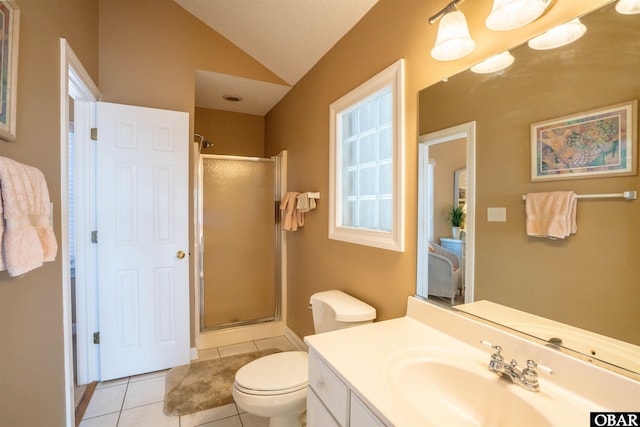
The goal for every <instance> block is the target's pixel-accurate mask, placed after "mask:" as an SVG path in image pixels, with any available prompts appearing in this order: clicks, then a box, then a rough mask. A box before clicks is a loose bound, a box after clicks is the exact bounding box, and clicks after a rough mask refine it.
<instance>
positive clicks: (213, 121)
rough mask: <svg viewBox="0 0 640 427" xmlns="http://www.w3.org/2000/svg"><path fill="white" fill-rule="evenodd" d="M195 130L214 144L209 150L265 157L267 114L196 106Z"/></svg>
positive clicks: (208, 152) (210, 151) (211, 151)
mask: <svg viewBox="0 0 640 427" xmlns="http://www.w3.org/2000/svg"><path fill="white" fill-rule="evenodd" d="M194 120H195V123H194V125H193V128H194V132H195V133H198V134H200V135H204V136H205V138H206V139H207V140H208V141H211V142H213V147H209V148H207V149H205V150H204V151H203V153H205V154H226V155H230V156H249V157H264V116H256V115H253V114H242V113H233V112H230V111H221V110H212V109H210V108H202V107H196V109H195V119H194Z"/></svg>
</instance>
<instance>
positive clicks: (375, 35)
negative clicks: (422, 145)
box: [266, 0, 605, 336]
mask: <svg viewBox="0 0 640 427" xmlns="http://www.w3.org/2000/svg"><path fill="white" fill-rule="evenodd" d="M604 3H605V1H604V0H589V1H582V2H570V1H558V2H554V6H553V7H552V8H551V10H550V11H549V12H548V13H547V14H546V15H545V16H544V17H543V18H541V19H540V20H538V21H536V22H535V23H533V24H531V25H529V26H527V27H526V28H523V29H520V30H515V31H511V32H509V35H508V37H505V35H504V34H502V33H496V32H491V31H489V30H487V29H486V28H485V27H484V19H485V17H486V16H487V15H488V13H489V12H490V10H491V5H492V2H491V1H490V0H482V1H475V2H466V3H464V4H463V5H462V6H461V10H463V11H464V12H465V14H466V15H467V19H468V22H469V26H470V29H471V33H472V34H474V37H475V39H476V41H477V43H478V47H477V48H476V51H474V53H473V54H472V55H470V56H469V57H466V58H464V59H462V60H459V61H453V62H451V63H438V62H436V61H434V60H432V59H431V58H430V56H429V51H430V49H431V47H432V46H433V43H434V41H435V36H436V27H435V26H429V25H428V24H427V23H426V21H427V19H428V17H429V16H431V15H432V14H433V13H435V12H436V11H437V10H438V6H444V5H445V4H446V1H438V2H416V1H398V0H381V1H379V2H378V3H377V4H376V6H374V7H373V8H372V9H371V11H370V12H369V13H368V14H367V15H366V16H365V17H364V19H363V20H362V21H360V22H359V23H358V25H357V26H356V27H355V28H354V29H353V30H352V31H351V32H349V33H348V34H347V35H346V36H345V37H344V38H343V39H342V40H340V41H339V42H338V43H337V44H336V46H335V47H334V48H333V49H332V50H331V51H330V52H329V53H328V54H327V55H326V56H325V57H324V58H323V59H322V60H321V61H320V62H319V63H318V64H317V65H316V66H315V67H314V68H313V70H312V71H311V72H309V73H308V74H307V75H306V76H305V77H304V78H303V79H302V80H301V81H300V82H299V83H298V84H297V85H296V86H295V87H294V89H293V90H291V91H290V92H289V93H288V94H287V96H286V97H285V98H284V99H283V101H281V102H280V103H279V104H278V105H277V106H276V107H275V108H274V109H273V110H271V111H270V112H269V114H267V122H266V140H267V155H269V154H273V153H275V152H277V151H279V150H281V149H284V148H286V149H287V150H288V151H289V188H292V189H295V188H311V189H314V190H319V191H320V192H321V193H322V196H323V199H321V200H320V203H319V209H316V211H314V212H313V214H312V215H309V217H308V219H307V221H306V223H305V227H304V229H303V230H302V231H300V232H296V233H290V234H289V236H288V245H289V253H288V262H289V268H288V275H289V276H288V280H289V291H288V303H287V307H288V314H289V322H288V323H289V326H290V327H291V328H292V329H293V330H294V331H295V332H296V333H297V334H298V335H300V336H303V335H307V334H311V333H313V323H312V320H311V314H310V312H309V310H308V309H307V306H308V301H309V297H310V295H311V294H313V293H314V292H316V291H319V290H324V289H331V288H335V289H342V290H345V291H346V292H348V293H351V294H353V295H354V296H356V297H358V298H361V299H363V300H365V301H366V302H368V303H370V304H372V305H373V306H375V307H376V309H377V311H378V320H383V319H389V318H392V317H398V316H402V315H404V314H405V310H406V300H407V296H409V295H413V294H414V293H415V278H416V235H417V177H418V172H417V138H418V122H417V99H418V96H417V94H418V91H419V90H421V89H423V88H425V87H426V86H429V85H432V84H434V83H435V82H437V81H439V80H440V79H441V78H442V76H446V75H452V74H454V73H456V72H458V71H460V70H462V69H464V68H467V67H468V66H470V65H472V64H474V63H475V62H478V61H479V59H480V58H484V57H487V56H490V54H494V53H498V52H500V51H502V50H504V49H505V48H509V47H512V46H513V45H516V44H519V43H520V42H522V41H523V40H526V39H528V38H530V37H531V36H533V35H535V34H536V33H540V32H541V30H542V29H543V28H545V27H550V26H552V25H553V24H554V23H559V22H563V21H565V20H567V19H568V18H570V17H573V16H576V15H578V14H580V13H581V12H584V11H586V10H590V9H593V8H594V7H595V6H597V5H601V4H604ZM399 58H405V61H406V62H405V64H406V70H405V76H406V80H405V95H406V100H405V114H406V121H405V127H406V140H405V149H406V174H405V177H406V191H405V196H406V204H405V209H406V215H405V221H406V223H405V226H406V243H405V244H406V250H405V252H404V253H398V252H392V251H385V250H381V249H374V248H369V247H365V246H358V245H353V244H349V243H344V242H339V241H334V240H329V239H328V238H327V223H328V210H327V209H328V208H327V207H328V200H327V197H328V183H329V176H328V174H329V146H328V141H329V104H331V103H332V102H333V101H335V100H336V99H338V98H340V97H341V96H343V95H344V94H345V93H347V92H349V91H350V90H351V89H353V88H355V87H356V86H358V85H359V84H361V83H363V82H364V81H366V80H367V79H369V78H370V77H372V76H373V75H375V74H376V73H377V72H379V71H381V70H383V69H384V68H386V67H387V66H389V65H390V64H392V63H393V62H395V61H397V60H398V59H399ZM310 266H313V270H314V274H308V271H309V267H310Z"/></svg>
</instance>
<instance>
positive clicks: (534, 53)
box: [417, 3, 640, 373]
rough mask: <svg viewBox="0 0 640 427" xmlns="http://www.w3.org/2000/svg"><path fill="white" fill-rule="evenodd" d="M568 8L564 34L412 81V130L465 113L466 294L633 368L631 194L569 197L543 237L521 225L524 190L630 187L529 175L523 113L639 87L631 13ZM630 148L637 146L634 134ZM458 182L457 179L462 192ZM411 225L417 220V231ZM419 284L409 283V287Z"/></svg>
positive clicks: (638, 327) (639, 339) (639, 230)
mask: <svg viewBox="0 0 640 427" xmlns="http://www.w3.org/2000/svg"><path fill="white" fill-rule="evenodd" d="M580 19H581V21H582V23H583V24H584V25H585V26H586V27H587V31H586V33H585V34H584V35H583V36H582V37H581V38H580V39H579V40H577V41H575V42H574V43H572V44H570V45H567V46H564V47H561V48H557V49H553V50H545V51H538V50H534V49H531V48H529V46H528V45H527V44H524V45H522V46H518V47H516V48H514V49H511V54H512V55H513V56H514V58H515V62H514V63H513V64H512V65H511V66H510V67H508V68H507V69H505V70H503V71H499V72H495V73H491V74H476V73H473V72H471V71H470V70H467V71H464V72H461V73H459V74H457V75H455V76H451V77H449V79H448V81H447V82H444V81H443V82H439V83H437V84H435V85H433V86H430V87H428V88H425V89H423V90H421V91H420V92H419V133H420V135H423V136H424V135H429V134H433V133H434V132H437V131H441V130H443V129H448V128H451V127H452V126H455V125H458V124H460V123H469V122H475V123H476V127H475V138H476V142H475V171H474V172H473V173H471V172H470V170H469V165H467V166H466V167H467V177H468V180H469V178H472V179H474V180H475V190H474V193H475V195H474V196H475V213H476V214H475V229H474V232H473V235H472V236H469V235H468V236H467V242H466V246H467V254H469V253H473V254H474V257H475V258H474V260H469V257H468V256H467V262H466V266H467V267H469V266H470V263H471V267H472V268H471V269H470V268H467V283H469V282H471V283H472V284H473V286H474V289H473V296H472V299H471V301H475V302H480V301H489V302H491V303H496V304H499V305H500V306H502V307H508V308H512V309H515V310H517V311H518V312H523V313H528V314H531V315H535V316H537V317H540V318H543V319H548V320H550V321H553V322H558V324H562V325H569V326H571V327H575V328H578V329H577V330H579V331H585V332H587V331H588V332H590V333H594V334H596V335H592V336H588V335H586V336H588V337H587V338H586V339H585V341H586V342H587V346H586V348H584V349H580V348H577V347H576V348H574V347H573V346H572V345H571V344H570V340H568V339H565V340H563V344H562V345H564V346H566V347H567V348H572V349H574V350H576V351H580V352H582V353H584V354H586V356H587V357H591V358H593V359H598V360H602V361H604V362H606V363H612V364H615V365H617V366H620V367H621V368H622V369H625V370H627V371H629V372H636V373H638V372H640V369H638V363H637V361H639V360H640V309H639V307H638V305H639V302H640V287H639V286H638V283H640V263H638V262H637V255H636V254H637V253H639V252H640V223H639V222H638V220H637V219H638V218H640V200H635V201H627V200H623V199H580V201H579V202H578V208H577V209H578V211H577V212H578V213H577V219H578V231H577V233H576V234H575V235H573V236H571V237H569V238H567V239H562V240H555V241H552V240H548V239H541V238H535V237H530V236H527V235H526V227H525V202H524V201H523V199H522V196H523V195H524V194H527V193H531V192H545V191H559V190H572V191H575V192H576V193H578V194H598V193H622V192H623V191H627V190H640V178H639V177H638V175H634V176H625V177H600V178H588V179H563V180H548V181H544V182H540V181H537V182H532V181H531V170H530V167H531V164H530V146H531V145H530V129H531V124H532V123H537V122H540V121H544V120H549V119H554V118H559V117H564V116H567V115H571V114H576V113H580V112H585V111H591V110H597V109H599V108H602V107H606V106H610V105H615V104H619V103H624V102H628V101H631V100H634V99H639V98H640V73H638V70H640V14H636V15H622V14H619V13H617V12H616V10H615V3H609V4H607V5H606V6H604V7H602V8H600V9H598V10H596V11H593V12H591V13H589V14H587V15H585V16H582V17H580ZM636 140H637V131H636ZM634 149H635V150H636V154H635V156H637V143H636V146H635V147H634ZM420 180H421V181H422V180H423V177H422V176H420ZM419 185H420V184H419ZM449 188H451V187H449ZM450 192H451V190H449V194H450ZM469 194H470V190H469V188H467V190H466V194H465V196H466V198H467V199H468V198H469ZM467 205H468V206H469V200H467ZM419 206H421V201H420V198H419ZM489 208H500V210H501V211H503V212H505V213H506V218H504V219H501V220H498V221H495V220H491V221H490V220H489V218H488V210H489ZM492 212H493V211H492ZM467 215H468V216H469V215H470V213H469V212H467ZM468 219H469V218H468ZM420 221H421V219H420V215H419V223H420ZM420 233H422V228H421V226H420V224H419V236H418V239H419V241H420V240H421V239H422V238H423V236H421V235H420ZM469 237H471V238H473V239H475V241H474V242H473V243H472V242H470V241H469ZM420 253H421V251H420V249H419V257H420ZM418 270H419V271H418V276H419V277H420V275H421V272H420V266H419V267H418ZM422 291H424V289H421V288H420V287H418V288H417V293H418V294H419V295H422V294H421V292H422ZM465 299H466V300H467V302H471V301H469V299H468V298H465ZM487 319H488V320H490V321H495V322H498V323H501V324H505V321H504V319H495V318H492V317H490V316H489V317H487ZM512 327H513V325H512ZM540 330H541V329H540ZM523 331H524V332H525V333H527V334H531V335H534V336H538V337H539V338H541V339H544V340H548V339H549V337H548V336H546V335H545V334H543V333H540V334H537V333H535V332H531V331H527V330H523ZM593 337H604V338H610V339H613V340H615V342H616V343H620V344H621V347H624V348H625V351H627V350H628V354H629V355H630V356H629V358H630V359H634V360H635V361H636V364H635V365H633V364H632V365H631V366H630V365H626V364H625V362H624V361H614V360H612V359H610V358H609V357H608V355H607V354H606V352H605V351H603V350H602V347H598V345H597V344H596V341H595V340H594V339H593ZM558 338H562V337H558Z"/></svg>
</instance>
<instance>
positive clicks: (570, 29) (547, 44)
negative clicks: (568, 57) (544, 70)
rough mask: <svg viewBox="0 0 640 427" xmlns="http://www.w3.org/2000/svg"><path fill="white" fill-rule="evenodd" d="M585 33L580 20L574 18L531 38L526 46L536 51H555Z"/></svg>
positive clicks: (584, 27) (585, 28)
mask: <svg viewBox="0 0 640 427" xmlns="http://www.w3.org/2000/svg"><path fill="white" fill-rule="evenodd" d="M586 31H587V27H586V26H585V25H584V24H583V23H582V22H580V18H576V19H574V20H572V21H569V22H567V23H566V24H562V25H558V26H557V27H554V28H552V29H550V30H549V31H547V32H546V33H544V34H541V35H539V36H538V37H534V38H532V39H531V40H529V41H528V42H527V44H528V45H529V47H530V48H531V49H536V50H547V49H555V48H557V47H561V46H565V45H568V44H569V43H572V42H574V41H576V40H578V39H579V38H580V37H582V35H583V34H584V33H585V32H586Z"/></svg>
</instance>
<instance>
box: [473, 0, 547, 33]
mask: <svg viewBox="0 0 640 427" xmlns="http://www.w3.org/2000/svg"><path fill="white" fill-rule="evenodd" d="M551 1H552V0H493V8H492V9H491V13H490V14H489V16H488V17H487V19H486V21H485V25H486V26H487V28H489V29H490V30H494V31H508V30H513V29H515V28H520V27H524V26H525V25H527V24H529V23H531V22H533V21H535V20H536V19H538V18H539V17H540V16H541V15H542V14H543V13H544V11H545V10H546V9H547V7H548V6H549V4H550V3H551Z"/></svg>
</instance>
